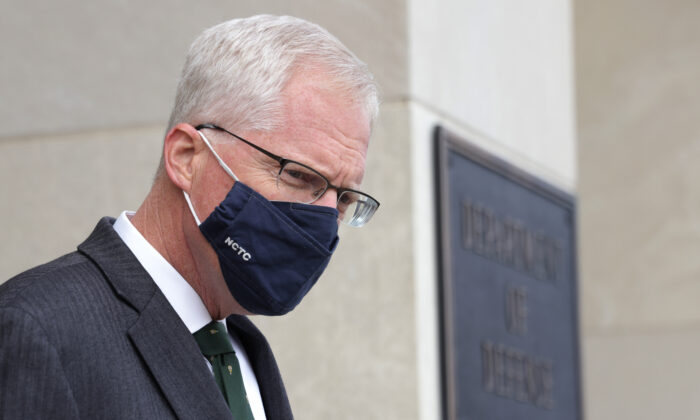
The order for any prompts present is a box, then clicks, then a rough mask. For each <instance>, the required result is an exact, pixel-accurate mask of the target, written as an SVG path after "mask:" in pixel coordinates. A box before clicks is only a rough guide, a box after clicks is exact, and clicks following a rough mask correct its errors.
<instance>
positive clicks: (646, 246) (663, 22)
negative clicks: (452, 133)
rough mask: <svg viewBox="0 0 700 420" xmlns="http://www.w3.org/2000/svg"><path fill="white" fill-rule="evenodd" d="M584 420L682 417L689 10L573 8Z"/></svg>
mask: <svg viewBox="0 0 700 420" xmlns="http://www.w3.org/2000/svg"><path fill="white" fill-rule="evenodd" d="M575 22H576V24H575V26H576V62H577V66H576V72H577V80H576V82H577V96H578V101H577V106H578V135H579V165H580V171H579V180H580V182H579V194H580V226H579V231H580V245H581V246H580V269H581V301H582V305H581V308H582V323H583V346H584V348H583V350H584V360H585V365H584V366H585V370H584V376H585V379H586V381H585V384H586V386H585V391H586V402H587V403H586V411H587V414H588V418H589V419H596V420H605V419H638V420H645V419H649V420H651V419H661V418H665V419H694V418H698V417H700V408H699V406H698V404H697V397H698V396H699V395H700V385H699V384H698V381H697V380H696V379H697V377H698V376H700V364H698V363H695V360H696V358H697V354H698V352H699V351H700V305H699V304H698V297H699V296H700V282H699V281H698V279H700V257H698V256H699V255H700V234H699V232H700V230H699V229H700V188H698V179H700V169H699V168H700V165H699V162H700V120H699V119H698V115H700V83H698V75H700V48H698V46H699V45H700V25H698V22H700V4H699V3H698V2H696V1H684V0H671V1H664V2H658V1H657V2H653V1H641V2H640V1H633V0H585V1H583V0H582V1H577V2H576V13H575Z"/></svg>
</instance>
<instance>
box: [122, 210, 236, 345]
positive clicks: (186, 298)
mask: <svg viewBox="0 0 700 420" xmlns="http://www.w3.org/2000/svg"><path fill="white" fill-rule="evenodd" d="M133 215H134V212H130V211H124V212H122V214H121V215H120V216H119V217H118V218H117V220H116V221H115V222H114V230H115V231H116V232H117V234H118V235H119V237H121V239H122V241H124V243H125V244H126V246H127V247H129V249H130V250H131V252H133V254H134V255H135V256H136V259H137V260H138V261H139V263H141V265H142V266H143V268H144V269H145V270H146V272H147V273H148V274H149V275H150V276H151V278H152V279H153V281H154V282H155V283H156V285H157V286H158V288H159V289H160V290H161V291H162V292H163V294H164V295H165V298H166V299H167V300H168V302H169V303H170V305H171V306H172V307H173V309H174V310H175V312H176V313H177V315H178V316H179V317H180V319H182V322H184V323H185V326H187V329H189V330H190V332H191V333H194V332H195V331H197V330H199V329H200V328H202V327H203V326H205V325H206V324H208V323H209V322H211V320H212V318H211V315H209V311H207V307H206V306H204V302H202V298H200V297H199V295H198V294H197V292H195V290H194V289H193V288H192V286H190V284H189V283H188V282H187V280H185V278H184V277H182V276H181V275H180V273H178V272H177V270H175V268H173V266H172V265H170V263H169V262H168V261H167V260H166V259H165V258H163V256H162V255H160V253H159V252H158V251H156V249H155V248H153V246H152V245H151V244H150V243H149V242H148V241H147V240H146V238H144V237H143V235H141V232H139V231H138V230H137V229H136V228H135V227H134V225H133V224H131V221H130V220H129V218H130V217H131V216H133ZM224 325H226V324H225V323H224Z"/></svg>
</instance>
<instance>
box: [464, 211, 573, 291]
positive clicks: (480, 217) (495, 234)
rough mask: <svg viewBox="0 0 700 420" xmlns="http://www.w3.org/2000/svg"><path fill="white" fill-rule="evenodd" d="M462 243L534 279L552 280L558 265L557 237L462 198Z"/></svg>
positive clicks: (555, 276) (559, 251) (558, 242)
mask: <svg viewBox="0 0 700 420" xmlns="http://www.w3.org/2000/svg"><path fill="white" fill-rule="evenodd" d="M461 219H462V232H461V233H462V247H463V248H464V249H466V250H469V251H472V252H474V253H476V254H479V255H481V256H483V257H485V258H488V259H490V260H493V261H496V262H498V263H500V264H503V265H507V266H509V267H512V268H514V269H516V270H518V271H522V272H524V273H527V274H528V275H530V276H532V277H534V278H535V279H537V280H544V281H550V282H554V281H556V279H557V276H558V275H559V272H560V271H561V270H560V268H559V265H560V262H559V261H560V258H561V249H562V246H561V244H560V241H559V240H557V239H554V238H550V237H549V236H547V235H545V234H543V233H541V232H533V231H531V230H529V229H527V228H525V227H524V225H523V223H522V222H520V221H518V220H513V219H511V218H507V217H500V216H498V215H496V213H495V212H494V211H493V210H491V209H489V208H488V207H485V206H482V205H478V204H475V203H472V202H470V201H468V200H465V201H463V202H462V217H461Z"/></svg>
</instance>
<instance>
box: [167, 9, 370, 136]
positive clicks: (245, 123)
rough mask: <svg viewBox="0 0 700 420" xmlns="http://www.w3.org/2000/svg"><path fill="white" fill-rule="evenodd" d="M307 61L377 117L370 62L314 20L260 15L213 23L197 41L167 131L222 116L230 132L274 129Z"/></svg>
mask: <svg viewBox="0 0 700 420" xmlns="http://www.w3.org/2000/svg"><path fill="white" fill-rule="evenodd" d="M302 66H317V67H318V68H319V69H323V71H326V72H327V74H329V75H330V76H331V79H332V80H333V82H334V83H335V84H336V85H337V86H338V88H339V93H342V94H345V95H348V96H347V97H348V98H349V99H351V100H353V101H356V102H357V103H359V104H363V105H364V107H365V110H366V111H367V115H368V116H369V119H370V124H371V123H372V122H373V121H374V119H375V118H376V115H377V109H378V106H379V99H378V91H377V85H376V84H375V82H374V78H373V76H372V74H371V73H370V72H369V70H368V68H367V65H366V64H365V63H363V62H362V61H360V60H359V59H358V58H357V57H356V56H355V55H354V54H353V53H352V52H351V51H350V50H348V49H347V48H346V47H345V46H344V45H343V44H342V43H341V42H340V41H339V40H338V39H337V38H335V37H334V36H333V35H331V34H330V33H328V31H326V30H325V29H323V28H321V27H320V26H318V25H316V24H314V23H311V22H307V21H305V20H303V19H299V18H295V17H291V16H271V15H258V16H253V17H250V18H246V19H233V20H229V21H227V22H224V23H221V24H219V25H216V26H213V27H211V28H209V29H207V30H205V31H204V32H203V33H202V34H201V35H200V36H199V37H198V38H197V39H196V40H195V41H194V42H193V43H192V45H191V46H190V50H189V52H188V54H187V59H186V60H185V65H184V68H183V70H182V75H181V78H180V83H179V84H178V87H177V96H176V99H175V106H174V108H173V111H172V113H171V115H170V121H169V123H168V130H170V129H171V128H172V127H173V126H175V125H176V124H178V123H181V122H187V123H191V124H196V123H204V122H219V123H221V122H223V121H225V122H226V124H230V125H231V126H230V129H231V130H252V131H258V130H259V131H270V130H273V129H275V128H277V127H279V125H280V124H281V116H282V103H281V102H282V101H281V97H282V96H281V94H282V90H283V89H284V87H285V86H286V84H287V82H288V81H289V79H290V78H291V76H292V75H293V74H294V72H295V71H296V70H297V69H299V68H301V67H302ZM227 128H228V127H227Z"/></svg>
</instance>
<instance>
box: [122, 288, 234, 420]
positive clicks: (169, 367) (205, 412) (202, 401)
mask: <svg viewBox="0 0 700 420" xmlns="http://www.w3.org/2000/svg"><path fill="white" fill-rule="evenodd" d="M174 326H176V327H175V328H174ZM183 330H184V331H183ZM161 331H168V334H167V336H164V335H163V334H162V333H160V332H161ZM129 337H131V339H132V341H133V343H134V345H135V346H136V348H137V349H138V351H139V353H140V354H141V356H142V357H143V360H144V361H145V362H146V364H147V365H148V367H149V369H150V370H151V373H152V374H153V376H154V377H155V379H156V381H157V382H158V384H159V385H160V388H161V390H162V391H163V393H164V394H165V396H166V397H167V399H168V401H169V402H170V404H171V406H172V407H173V409H174V410H175V413H176V414H177V416H178V417H179V418H181V419H195V418H201V419H226V418H231V412H230V411H229V409H228V406H227V405H226V402H225V400H224V398H223V396H222V394H221V391H219V388H217V386H216V383H215V382H214V380H213V377H212V375H211V372H209V369H208V368H207V366H206V361H205V360H204V358H203V357H202V354H201V352H200V350H199V347H197V344H196V342H195V341H194V338H192V335H191V334H190V333H189V331H187V329H186V328H185V326H184V324H182V321H181V320H180V319H179V318H178V317H177V314H175V312H174V311H173V310H172V308H170V304H169V303H168V302H167V300H166V299H165V297H164V296H163V294H162V293H160V291H158V292H157V293H155V294H154V295H153V299H152V300H151V301H150V302H149V303H148V304H147V305H146V307H145V308H144V309H143V310H142V311H141V316H140V317H139V319H138V321H136V323H135V324H134V325H133V326H132V327H131V328H130V329H129Z"/></svg>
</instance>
